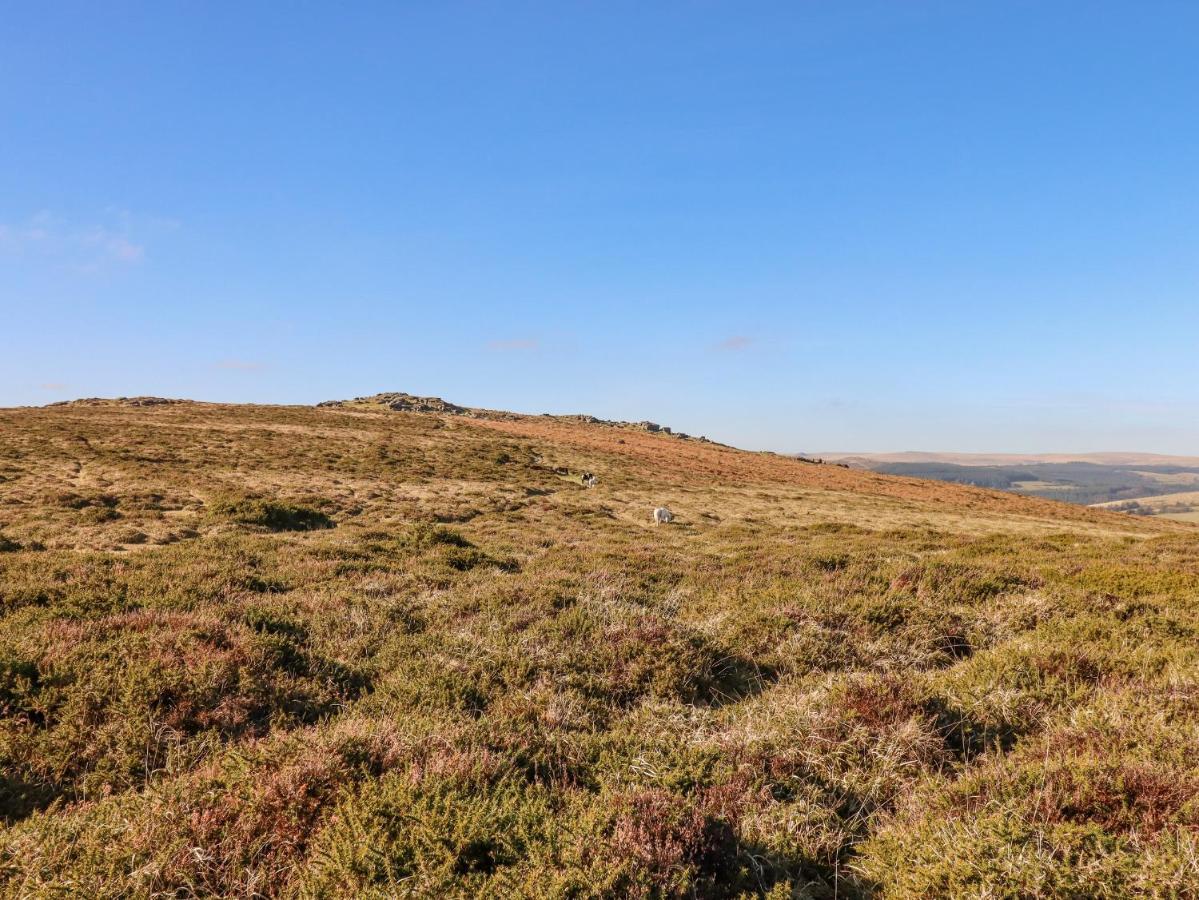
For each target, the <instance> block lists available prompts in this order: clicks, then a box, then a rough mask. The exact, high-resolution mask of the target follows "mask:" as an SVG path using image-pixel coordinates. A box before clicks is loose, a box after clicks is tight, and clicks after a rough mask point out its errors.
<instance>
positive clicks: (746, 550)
mask: <svg viewBox="0 0 1199 900" xmlns="http://www.w3.org/2000/svg"><path fill="white" fill-rule="evenodd" d="M390 396H391V397H392V398H393V399H392V400H388V401H378V400H372V399H371V398H366V399H365V400H360V401H351V402H346V403H340V404H335V405H325V406H321V407H319V408H311V407H271V406H227V405H218V404H195V403H185V402H171V403H145V402H138V401H142V400H144V398H134V401H129V402H96V401H91V402H88V403H84V404H68V405H61V406H55V407H50V408H38V409H19V410H0V436H2V438H3V439H2V440H0V616H2V620H0V626H2V627H0V817H2V821H0V896H5V897H37V896H66V895H77V896H90V897H117V896H138V897H151V896H229V897H249V896H268V897H276V896H288V897H292V896H295V897H387V896H400V895H404V896H428V897H475V896H495V897H521V896H525V897H542V896H561V897H566V896H570V897H601V896H603V897H630V896H632V897H637V896H640V897H650V896H669V897H693V896H698V897H736V896H747V897H748V896H771V897H776V898H779V897H811V898H824V897H834V896H838V897H867V896H877V897H912V898H915V897H930V896H1045V895H1058V896H1067V895H1068V896H1113V897H1114V896H1129V895H1134V894H1136V895H1145V896H1163V897H1164V896H1195V895H1196V885H1197V884H1199V867H1197V866H1199V864H1197V863H1196V859H1199V836H1197V835H1199V831H1197V826H1199V806H1197V805H1196V803H1195V797H1196V796H1199V771H1197V770H1196V767H1195V765H1194V760H1195V759H1196V758H1197V757H1199V680H1197V674H1199V668H1197V667H1199V640H1197V638H1199V530H1196V528H1195V527H1194V526H1192V525H1188V524H1186V523H1181V522H1169V521H1164V520H1159V519H1157V518H1151V517H1136V516H1127V515H1120V514H1116V513H1112V512H1109V511H1107V510H1103V509H1094V508H1088V507H1084V506H1068V505H1065V504H1061V503H1055V502H1051V501H1048V500H1043V499H1038V498H1032V497H1022V496H1018V495H1015V494H1010V493H1002V492H998V491H991V490H984V489H980V488H974V487H970V486H965V485H957V484H945V483H938V482H932V481H926V480H921V479H917V478H912V477H906V476H905V477H897V476H888V475H883V474H879V473H875V472H870V471H863V470H856V469H846V468H841V467H839V466H834V465H820V464H815V463H811V462H801V461H799V460H796V459H793V458H789V457H785V456H778V455H773V454H760V453H747V452H743V451H739V450H735V449H733V448H730V447H725V446H722V445H719V444H715V443H711V442H707V441H702V440H699V439H687V438H680V437H676V436H674V435H672V434H667V433H665V431H664V430H663V429H662V428H661V427H660V426H656V430H655V429H649V428H647V427H645V424H644V423H609V422H601V421H599V420H592V419H591V418H590V417H587V416H576V417H552V416H520V415H515V414H511V413H502V412H488V411H485V410H484V411H480V410H468V409H467V408H465V407H457V406H455V405H453V404H447V406H446V407H444V408H440V409H433V410H427V411H419V410H418V411H397V409H393V408H391V406H390V404H391V403H392V402H395V400H396V399H398V398H400V395H390ZM405 396H406V395H405ZM417 399H424V400H431V399H435V398H417ZM403 402H404V403H408V404H410V405H411V403H412V401H410V400H405V401H403ZM439 402H440V403H445V401H439ZM450 407H453V408H450ZM650 424H652V423H650ZM584 471H587V472H593V473H595V474H597V475H598V476H599V485H598V486H597V487H595V488H590V489H589V488H586V487H584V486H583V485H582V484H581V483H580V477H579V476H580V474H581V473H582V472H584ZM663 504H664V505H667V506H669V507H670V508H671V509H672V510H673V511H674V512H675V513H676V514H677V520H676V523H675V524H672V525H668V526H661V527H655V526H654V525H652V524H651V522H650V511H651V509H652V508H653V507H654V506H657V505H663Z"/></svg>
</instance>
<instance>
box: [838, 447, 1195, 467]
mask: <svg viewBox="0 0 1199 900" xmlns="http://www.w3.org/2000/svg"><path fill="white" fill-rule="evenodd" d="M819 455H820V456H821V457H822V458H824V459H827V460H831V461H836V462H849V463H858V464H860V465H863V466H865V467H867V468H870V467H872V466H873V465H875V464H878V463H947V464H950V465H956V466H1024V465H1039V464H1052V463H1090V464H1092V465H1096V466H1125V467H1144V466H1185V467H1188V468H1199V456H1171V455H1169V454H1165V453H1136V452H1106V453H935V452H924V451H919V450H904V451H900V452H898V453H822V454H819Z"/></svg>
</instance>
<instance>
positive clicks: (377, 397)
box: [317, 391, 479, 416]
mask: <svg viewBox="0 0 1199 900" xmlns="http://www.w3.org/2000/svg"><path fill="white" fill-rule="evenodd" d="M317 406H343V407H345V406H349V407H364V406H367V407H370V406H375V407H383V408H384V409H390V410H394V411H396V412H423V413H441V414H442V415H450V416H465V415H473V414H475V413H477V412H479V410H472V409H467V408H466V407H465V406H458V405H457V404H456V403H450V402H448V401H446V400H442V399H441V398H440V397H417V396H415V395H413V394H405V393H403V392H399V391H389V392H386V393H382V394H374V395H372V396H370V397H355V398H354V399H353V400H326V401H324V402H323V403H318V404H317Z"/></svg>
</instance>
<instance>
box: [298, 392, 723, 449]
mask: <svg viewBox="0 0 1199 900" xmlns="http://www.w3.org/2000/svg"><path fill="white" fill-rule="evenodd" d="M317 406H322V407H338V408H342V409H387V410H392V411H394V412H416V413H437V414H439V415H449V416H466V417H468V418H473V419H519V418H523V416H521V415H520V414H518V413H510V412H501V411H498V410H492V409H477V408H474V407H470V406H458V405H457V404H456V403H450V402H449V401H448V400H442V399H441V398H440V397H417V396H416V395H414V394H406V393H403V392H402V391H388V392H384V393H381V394H372V395H371V396H369V397H355V398H354V399H353V400H325V401H324V402H322V403H318V404H317ZM539 418H543V419H550V420H552V421H555V422H569V423H572V424H582V425H601V426H604V427H607V428H620V429H623V430H626V431H645V432H648V433H650V434H661V435H664V436H668V437H673V438H679V439H680V440H687V441H702V442H703V443H705V444H708V443H711V441H709V440H708V439H707V438H706V437H702V436H701V437H692V436H691V435H689V434H684V433H683V432H681V431H672V430H671V429H670V428H668V427H666V426H665V425H659V424H658V423H657V422H649V421H643V422H621V421H617V420H613V419H600V418H597V417H596V416H591V415H587V414H586V413H577V414H572V415H562V416H556V415H552V414H551V413H542V415H541V416H540V417H539Z"/></svg>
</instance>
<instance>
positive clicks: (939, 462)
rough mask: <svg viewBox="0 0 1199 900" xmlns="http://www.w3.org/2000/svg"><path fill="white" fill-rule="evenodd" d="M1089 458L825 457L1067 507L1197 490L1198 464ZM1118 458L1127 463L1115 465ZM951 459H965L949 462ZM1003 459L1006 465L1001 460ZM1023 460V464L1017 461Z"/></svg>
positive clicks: (1150, 458)
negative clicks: (1055, 501) (1074, 504)
mask: <svg viewBox="0 0 1199 900" xmlns="http://www.w3.org/2000/svg"><path fill="white" fill-rule="evenodd" d="M1090 457H1091V458H1090V459H1072V458H1070V457H1068V456H1066V455H1062V458H1061V459H1059V460H1058V461H1048V460H1051V459H1052V458H1053V454H1045V455H1042V456H1040V457H1017V456H1010V457H1004V456H1003V455H996V456H991V455H984V454H977V455H975V456H970V455H968V454H952V453H947V454H935V453H929V454H920V453H912V454H903V453H895V454H879V455H877V456H856V457H827V458H826V459H827V460H828V461H830V462H838V463H840V464H842V465H849V466H851V467H853V468H859V469H869V470H871V471H874V472H882V473H884V474H888V475H909V476H913V477H916V478H932V479H936V480H938V481H948V482H953V483H956V484H969V485H974V486H978V487H989V488H995V489H998V490H1003V491H1012V492H1013V493H1017V494H1023V495H1025V496H1032V497H1044V498H1046V499H1050V500H1063V501H1065V502H1067V503H1080V504H1088V505H1094V506H1100V505H1103V506H1105V507H1107V508H1110V509H1117V508H1120V509H1125V507H1124V506H1120V507H1117V506H1116V503H1117V502H1120V501H1132V500H1137V499H1140V498H1144V497H1154V496H1159V495H1164V494H1172V493H1176V492H1179V491H1183V490H1187V489H1191V490H1194V489H1195V488H1197V487H1199V460H1192V459H1190V458H1188V457H1168V456H1157V455H1154V454H1131V453H1124V454H1121V453H1095V454H1090ZM1121 458H1122V459H1125V460H1127V461H1125V462H1117V461H1115V460H1117V459H1121ZM951 459H958V460H968V461H966V462H951V461H949V460H951ZM1004 459H1007V460H1008V461H1007V462H1000V460H1004ZM1021 459H1025V460H1026V461H1023V462H1021V461H1020V460H1021ZM1034 460H1035V461H1034ZM1097 460H1107V461H1106V462H1099V461H1097ZM1165 460H1172V462H1165ZM1184 463H1188V464H1184Z"/></svg>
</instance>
